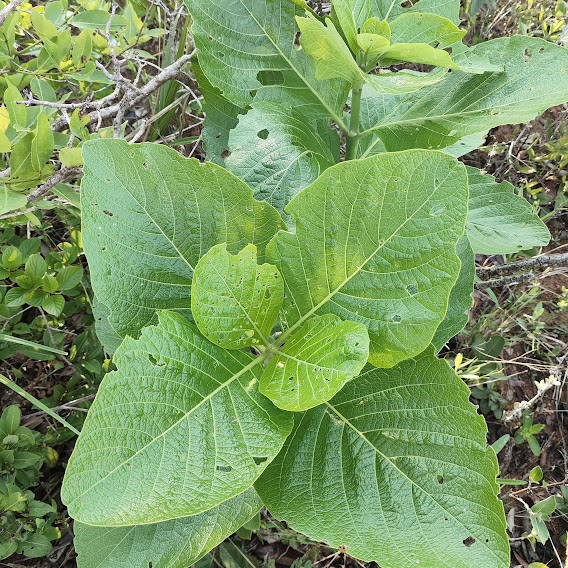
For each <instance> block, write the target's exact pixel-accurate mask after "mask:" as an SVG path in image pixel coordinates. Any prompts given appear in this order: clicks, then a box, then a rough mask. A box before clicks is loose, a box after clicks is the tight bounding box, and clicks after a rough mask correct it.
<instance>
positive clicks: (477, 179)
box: [466, 166, 550, 254]
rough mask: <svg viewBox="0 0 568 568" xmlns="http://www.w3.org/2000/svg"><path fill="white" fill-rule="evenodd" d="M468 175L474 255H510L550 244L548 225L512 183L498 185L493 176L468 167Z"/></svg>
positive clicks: (469, 223) (469, 224)
mask: <svg viewBox="0 0 568 568" xmlns="http://www.w3.org/2000/svg"><path fill="white" fill-rule="evenodd" d="M467 175H468V180H469V209H468V213H467V225H466V232H467V236H468V238H469V242H470V243H471V247H472V249H473V251H474V252H475V253H480V254H508V253H513V252H518V251H519V250H526V249H530V248H532V247H542V246H545V245H547V244H548V241H549V240H550V233H549V231H548V229H547V227H546V225H545V224H544V223H543V222H542V221H541V220H540V218H539V217H538V215H536V214H535V213H534V212H533V210H532V207H531V205H530V203H529V202H528V201H527V200H526V199H525V198H524V197H523V196H522V195H518V194H517V193H516V192H515V188H514V187H513V185H512V184H510V183H509V182H507V181H504V182H501V183H497V182H496V181H495V178H494V177H493V176H490V175H483V174H482V173H481V172H480V171H479V170H478V169H476V168H472V167H469V166H468V168H467Z"/></svg>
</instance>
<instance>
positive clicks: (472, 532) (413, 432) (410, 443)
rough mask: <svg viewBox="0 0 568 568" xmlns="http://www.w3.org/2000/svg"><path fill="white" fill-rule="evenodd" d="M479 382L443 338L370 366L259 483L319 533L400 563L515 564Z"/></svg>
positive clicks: (288, 517) (354, 551) (317, 414)
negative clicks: (439, 345) (453, 363)
mask: <svg viewBox="0 0 568 568" xmlns="http://www.w3.org/2000/svg"><path fill="white" fill-rule="evenodd" d="M468 398H469V390H468V388H467V387H466V386H465V385H464V383H463V382H462V381H461V380H460V379H459V378H458V377H457V376H456V375H455V373H454V372H453V371H452V369H451V368H450V367H449V366H448V365H447V363H446V362H445V361H443V360H439V359H437V358H436V357H435V356H434V352H433V350H432V349H428V350H427V351H426V352H424V353H422V354H420V355H418V356H417V357H415V358H413V359H409V360H407V361H404V362H403V363H400V364H399V365H398V366H397V367H395V368H393V369H388V370H383V369H374V368H372V367H370V366H369V367H368V368H367V370H366V371H365V372H363V373H362V374H361V375H360V376H359V377H358V378H357V379H355V380H353V381H351V382H349V383H347V385H346V386H345V387H343V389H342V390H341V391H340V392H339V393H338V394H337V395H336V396H335V397H334V398H333V399H331V401H329V402H326V403H324V404H322V405H320V406H318V407H316V408H312V409H311V410H309V411H307V412H306V413H304V414H296V415H295V427H294V430H293V431H292V434H291V435H290V437H289V438H288V440H287V441H286V443H285V445H284V448H283V449H282V451H281V452H280V454H279V455H278V456H277V457H276V459H275V460H274V461H273V462H272V463H271V465H270V466H269V467H268V468H267V470H266V471H265V472H264V474H263V475H262V476H261V478H260V479H259V480H258V481H257V482H256V484H255V487H256V489H257V491H258V492H259V494H260V497H261V498H262V500H263V501H264V503H265V505H266V506H267V507H268V509H269V511H270V512H271V513H272V514H273V515H274V516H275V517H276V518H278V519H281V520H284V521H286V522H287V523H288V524H289V525H290V526H291V527H292V528H293V529H295V530H298V531H301V532H303V533H304V534H306V535H307V536H309V537H310V538H313V539H315V540H324V541H326V542H327V543H329V545H330V546H332V547H339V546H342V547H345V549H346V550H347V551H348V553H349V554H351V555H353V556H355V557H356V558H360V559H362V560H365V561H375V562H377V563H378V564H380V565H381V566H389V568H409V567H410V566H415V565H420V566H422V567H424V568H487V567H488V566H491V567H492V568H507V567H508V566H509V551H508V541H507V535H506V532H505V529H506V525H505V515H504V512H503V504H502V503H501V501H499V500H498V499H497V497H496V496H497V493H498V491H499V487H498V485H497V484H496V482H495V476H496V475H497V472H498V466H497V459H496V457H495V452H493V450H492V449H488V448H487V447H486V433H487V427H486V425H485V421H484V420H483V417H481V416H479V415H478V414H477V413H476V410H475V408H474V406H473V405H472V404H471V403H470V402H469V400H468Z"/></svg>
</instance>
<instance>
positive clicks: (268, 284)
mask: <svg viewBox="0 0 568 568" xmlns="http://www.w3.org/2000/svg"><path fill="white" fill-rule="evenodd" d="M256 260H257V257H256V247H255V246H254V245H247V246H246V247H245V248H244V249H243V250H242V251H241V252H240V253H239V254H238V255H236V256H233V255H231V254H229V253H228V252H227V249H226V248H225V245H216V246H214V247H213V248H212V249H211V250H210V251H209V252H208V253H207V254H206V255H205V256H203V257H202V258H201V260H200V261H199V262H198V264H197V267H196V269H195V272H194V274H193V287H192V288H193V293H192V296H191V309H192V311H193V317H194V319H195V323H196V324H197V327H198V328H199V331H201V333H202V334H203V335H205V337H207V339H209V340H210V341H212V342H213V343H216V344H218V345H220V346H221V347H224V348H225V349H241V348H243V347H247V346H251V345H259V344H264V345H268V339H269V337H270V333H271V332H272V328H273V327H274V324H275V323H276V319H277V318H278V312H279V311H280V308H281V307H282V302H283V301H284V282H283V281H282V276H280V274H279V272H278V270H277V269H276V267H274V266H272V265H270V264H262V265H260V266H259V265H257V263H256Z"/></svg>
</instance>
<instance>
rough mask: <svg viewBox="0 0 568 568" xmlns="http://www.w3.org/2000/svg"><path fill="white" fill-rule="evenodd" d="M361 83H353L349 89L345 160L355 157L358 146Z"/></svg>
mask: <svg viewBox="0 0 568 568" xmlns="http://www.w3.org/2000/svg"><path fill="white" fill-rule="evenodd" d="M362 92H363V83H362V82H361V83H359V82H357V83H353V88H352V90H351V118H350V120H349V132H348V133H347V148H346V150H345V159H346V160H355V159H356V158H357V148H358V147H359V117H360V115H361V93H362Z"/></svg>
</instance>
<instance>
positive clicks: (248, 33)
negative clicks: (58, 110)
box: [185, 0, 348, 118]
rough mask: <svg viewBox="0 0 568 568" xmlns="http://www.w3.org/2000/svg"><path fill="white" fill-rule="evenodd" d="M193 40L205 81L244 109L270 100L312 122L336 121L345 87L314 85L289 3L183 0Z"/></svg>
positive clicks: (297, 11) (299, 12)
mask: <svg viewBox="0 0 568 568" xmlns="http://www.w3.org/2000/svg"><path fill="white" fill-rule="evenodd" d="M185 3H186V4H187V6H188V8H189V11H190V13H191V16H192V18H193V27H192V32H193V38H194V40H195V44H196V46H197V47H198V48H199V62H200V64H201V67H202V69H203V72H204V73H205V75H206V76H207V78H208V80H209V81H210V82H211V83H212V84H213V85H214V86H215V87H217V88H219V89H221V91H222V92H223V94H224V96H225V97H226V98H227V99H229V100H230V101H232V102H233V103H235V104H237V105H239V106H241V107H244V106H246V105H248V104H249V103H250V102H251V101H252V99H253V96H255V94H256V97H255V98H256V100H257V101H271V102H275V103H277V104H282V105H283V106H286V107H294V108H296V109H299V110H300V112H302V114H304V115H306V116H309V117H311V118H317V117H327V116H334V117H340V116H341V111H342V109H343V105H344V103H345V99H346V97H347V88H348V85H347V84H346V83H345V82H344V81H338V80H334V81H327V80H325V81H318V80H316V78H315V74H314V72H315V70H314V67H313V65H312V63H311V61H310V60H309V59H308V57H307V56H306V54H305V53H304V52H303V51H302V50H298V49H297V48H296V46H295V45H294V39H295V35H296V31H297V28H296V20H295V16H296V15H300V16H301V15H304V10H302V9H301V8H300V7H299V6H298V5H297V4H295V3H294V2H292V1H291V0H263V1H260V2H259V1H257V0H226V1H225V2H223V3H221V4H219V3H217V2H216V1H215V0H185Z"/></svg>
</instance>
